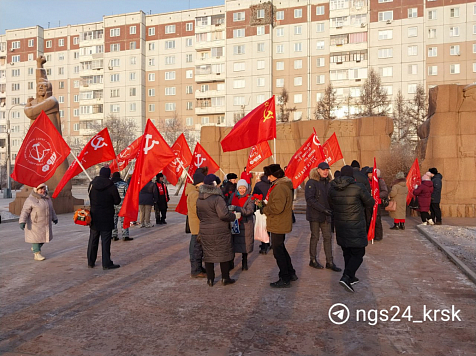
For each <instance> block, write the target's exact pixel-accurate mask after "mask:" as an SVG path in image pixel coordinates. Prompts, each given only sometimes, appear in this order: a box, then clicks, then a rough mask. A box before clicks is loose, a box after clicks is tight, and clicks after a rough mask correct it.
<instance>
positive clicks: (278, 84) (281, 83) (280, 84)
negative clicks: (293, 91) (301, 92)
mask: <svg viewBox="0 0 476 356" xmlns="http://www.w3.org/2000/svg"><path fill="white" fill-rule="evenodd" d="M276 87H278V88H282V87H284V79H283V78H278V79H276Z"/></svg>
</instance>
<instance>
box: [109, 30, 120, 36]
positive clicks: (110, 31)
mask: <svg viewBox="0 0 476 356" xmlns="http://www.w3.org/2000/svg"><path fill="white" fill-rule="evenodd" d="M109 35H110V37H119V36H120V35H121V29H120V28H111V29H110V30H109Z"/></svg>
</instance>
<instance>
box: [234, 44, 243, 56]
mask: <svg viewBox="0 0 476 356" xmlns="http://www.w3.org/2000/svg"><path fill="white" fill-rule="evenodd" d="M233 54H245V45H237V46H233Z"/></svg>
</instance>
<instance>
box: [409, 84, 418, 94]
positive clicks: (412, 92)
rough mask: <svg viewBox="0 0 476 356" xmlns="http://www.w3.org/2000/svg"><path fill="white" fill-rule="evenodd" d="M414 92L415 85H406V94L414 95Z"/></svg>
mask: <svg viewBox="0 0 476 356" xmlns="http://www.w3.org/2000/svg"><path fill="white" fill-rule="evenodd" d="M416 90H417V85H416V84H408V87H407V92H408V94H415V93H416Z"/></svg>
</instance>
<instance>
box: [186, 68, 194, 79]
mask: <svg viewBox="0 0 476 356" xmlns="http://www.w3.org/2000/svg"><path fill="white" fill-rule="evenodd" d="M185 78H187V79H191V78H193V70H191V69H189V70H187V71H186V72H185Z"/></svg>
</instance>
